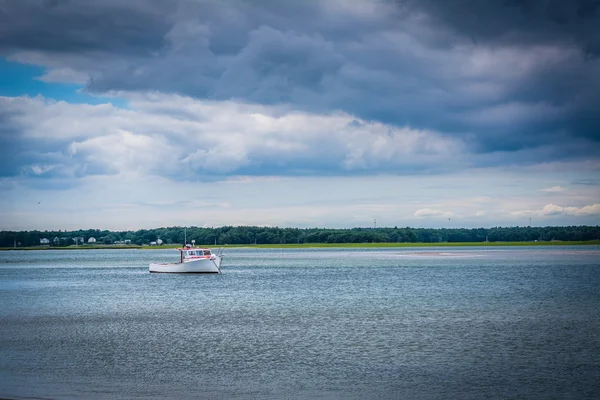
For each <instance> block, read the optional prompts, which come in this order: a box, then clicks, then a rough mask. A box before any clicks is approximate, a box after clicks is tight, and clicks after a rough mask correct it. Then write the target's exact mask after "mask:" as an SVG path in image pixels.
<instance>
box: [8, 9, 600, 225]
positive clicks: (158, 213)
mask: <svg viewBox="0 0 600 400" xmlns="http://www.w3.org/2000/svg"><path fill="white" fill-rule="evenodd" d="M599 27H600V2H599V1H597V0H573V1H563V0H487V1H480V0H460V1H453V2H449V1H446V0H420V1H416V0H395V1H393V0H389V1H388V0H371V1H366V0H327V1H316V0H303V1H299V0H298V1H295V0H287V1H281V0H261V1H256V0H228V1H222V0H133V1H129V2H124V1H120V0H103V1H93V0H43V1H42V0H19V1H14V0H0V230H32V229H37V230H56V229H65V230H72V229H92V228H93V229H110V230H135V229H143V228H157V227H163V226H206V227H217V226H226V225H233V226H239V225H259V226H280V227H299V228H305V227H319V228H351V227H371V226H375V225H376V226H378V227H379V226H388V227H393V226H402V227H404V226H411V227H432V228H462V227H464V228H473V227H494V226H527V225H529V224H531V225H532V226H553V225H556V226H559V225H560V226H564V225H598V224H600V173H599V172H600V28H599Z"/></svg>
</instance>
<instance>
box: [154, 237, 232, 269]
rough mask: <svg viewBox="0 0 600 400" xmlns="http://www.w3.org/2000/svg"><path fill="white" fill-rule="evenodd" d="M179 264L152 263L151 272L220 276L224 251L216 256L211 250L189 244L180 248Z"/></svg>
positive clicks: (221, 250) (220, 251)
mask: <svg viewBox="0 0 600 400" xmlns="http://www.w3.org/2000/svg"><path fill="white" fill-rule="evenodd" d="M176 250H179V262H176V263H151V264H150V268H149V269H150V272H165V273H197V274H220V273H221V262H222V261H223V249H219V251H218V252H217V253H216V254H215V253H213V252H212V251H211V250H210V249H206V248H199V247H192V246H191V245H189V244H187V245H185V246H184V247H181V248H178V249H176Z"/></svg>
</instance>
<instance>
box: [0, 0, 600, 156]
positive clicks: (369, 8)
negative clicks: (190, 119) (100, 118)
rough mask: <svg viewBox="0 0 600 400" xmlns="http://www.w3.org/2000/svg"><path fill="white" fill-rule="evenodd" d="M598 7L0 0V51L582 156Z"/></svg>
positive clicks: (586, 1) (547, 0)
mask: <svg viewBox="0 0 600 400" xmlns="http://www.w3.org/2000/svg"><path fill="white" fill-rule="evenodd" d="M599 10H600V8H599V2H598V1H591V0H579V1H561V0H538V1H534V0H489V1H477V0H462V1H451V2H449V1H443V0H423V1H413V0H405V1H373V2H362V1H320V2H319V1H285V2H282V1H275V0H269V1H256V2H255V1H241V0H232V1H226V2H222V1H216V0H215V1H209V0H206V1H200V0H198V1H193V0H188V1H185V0H180V1H158V0H156V1H151V0H147V1H135V2H118V1H102V2H96V1H46V2H37V1H21V2H17V1H4V2H0V51H1V52H3V54H5V55H8V56H11V57H12V58H13V59H15V60H20V61H23V62H27V61H29V62H32V63H37V64H42V65H45V66H46V67H48V68H60V67H68V68H71V69H73V70H75V71H78V72H84V73H86V74H88V75H89V76H90V80H89V82H88V85H87V90H89V91H90V92H96V93H104V92H107V91H111V90H126V91H148V90H149V91H153V90H158V91H161V92H165V93H181V94H185V95H189V96H192V97H196V98H208V99H216V100H225V99H234V100H241V101H245V102H255V103H263V104H277V103H287V104H290V105H291V106H293V107H296V108H299V109H303V110H308V111H312V112H317V113H322V112H331V111H333V110H343V111H346V112H348V113H350V114H353V115H356V116H357V117H359V118H362V119H365V120H377V121H382V122H385V123H390V124H394V125H398V126H404V125H409V126H411V127H413V128H418V129H433V130H436V131H439V132H441V133H442V134H444V135H451V136H459V137H461V138H463V139H464V140H465V141H466V142H467V143H470V145H471V148H472V151H474V152H479V153H482V154H488V153H494V152H499V151H501V152H503V154H504V157H505V158H510V155H511V154H514V160H515V161H516V162H525V161H527V160H525V161H524V160H522V156H520V155H519V154H524V153H523V152H522V150H531V149H532V148H534V149H535V148H537V147H539V148H540V150H539V151H537V152H535V151H528V152H527V153H526V154H528V155H530V156H531V155H532V154H534V155H536V157H534V159H533V160H530V161H543V160H544V159H546V160H557V159H577V158H582V157H584V158H588V157H590V155H591V156H592V157H593V156H594V153H595V152H597V151H598V141H599V140H600V137H599V135H600V133H599V132H600V121H599V120H598V118H599V117H598V116H599V115H600V110H599V105H600V72H599V71H600V60H599V59H598V57H597V56H598V55H599V54H600V34H599V31H600V29H598V26H600V11H599ZM571 142H572V143H571ZM565 143H567V145H565ZM549 146H550V147H551V149H550V150H549ZM566 149H568V151H566ZM520 151H521V153H519V152H520ZM485 159H486V158H485V157H482V158H481V160H482V161H481V163H482V164H485ZM500 162H501V160H496V161H494V162H492V164H496V163H500ZM506 162H510V160H507V161H506Z"/></svg>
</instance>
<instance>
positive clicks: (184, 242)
mask: <svg viewBox="0 0 600 400" xmlns="http://www.w3.org/2000/svg"><path fill="white" fill-rule="evenodd" d="M185 246H187V226H186V227H184V228H183V247H185Z"/></svg>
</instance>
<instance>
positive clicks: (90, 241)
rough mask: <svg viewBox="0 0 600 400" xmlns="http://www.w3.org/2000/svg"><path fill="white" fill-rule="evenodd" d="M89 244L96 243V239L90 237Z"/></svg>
mask: <svg viewBox="0 0 600 400" xmlns="http://www.w3.org/2000/svg"><path fill="white" fill-rule="evenodd" d="M88 243H96V238H95V237H93V236H92V237H90V238H89V239H88Z"/></svg>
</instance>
